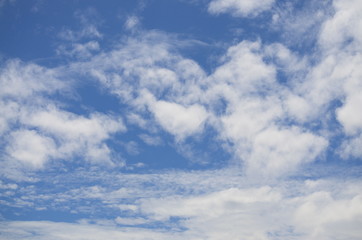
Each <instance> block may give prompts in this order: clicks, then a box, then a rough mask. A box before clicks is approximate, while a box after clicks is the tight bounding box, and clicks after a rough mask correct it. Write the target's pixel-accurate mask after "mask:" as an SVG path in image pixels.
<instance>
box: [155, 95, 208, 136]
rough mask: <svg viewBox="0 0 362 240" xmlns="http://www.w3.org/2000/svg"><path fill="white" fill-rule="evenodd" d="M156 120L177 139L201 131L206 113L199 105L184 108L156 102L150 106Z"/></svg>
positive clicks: (175, 104) (169, 103) (170, 103)
mask: <svg viewBox="0 0 362 240" xmlns="http://www.w3.org/2000/svg"><path fill="white" fill-rule="evenodd" d="M151 111H153V112H154V114H155V117H156V120H157V121H158V122H159V123H160V125H161V126H162V127H163V128H165V129H166V130H167V131H168V132H170V133H172V134H174V135H175V136H176V137H177V138H178V139H183V138H185V137H187V136H190V135H192V134H195V133H197V132H200V131H202V128H203V124H204V122H205V121H206V119H207V112H206V111H205V109H204V108H203V107H202V106H200V105H197V104H195V105H192V106H189V107H184V106H182V105H179V104H177V103H172V102H166V101H157V102H155V103H154V104H152V105H151Z"/></svg>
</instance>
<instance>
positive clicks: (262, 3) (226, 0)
mask: <svg viewBox="0 0 362 240" xmlns="http://www.w3.org/2000/svg"><path fill="white" fill-rule="evenodd" d="M273 3H274V0H258V1H251V0H244V1H239V0H212V1H211V2H210V4H209V7H208V11H209V12H210V13H212V14H220V13H230V14H231V15H232V16H234V17H255V16H257V15H258V14H259V13H261V12H263V11H266V10H269V9H270V8H271V7H272V5H273Z"/></svg>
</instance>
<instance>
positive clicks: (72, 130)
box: [23, 108, 125, 163]
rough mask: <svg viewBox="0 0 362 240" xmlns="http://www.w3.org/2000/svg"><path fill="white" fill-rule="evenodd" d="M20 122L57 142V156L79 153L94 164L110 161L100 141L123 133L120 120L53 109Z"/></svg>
mask: <svg viewBox="0 0 362 240" xmlns="http://www.w3.org/2000/svg"><path fill="white" fill-rule="evenodd" d="M23 122H24V123H25V124H27V125H29V126H32V127H36V128H38V129H40V130H41V131H42V132H44V133H46V134H48V135H50V136H52V137H54V138H55V139H57V140H58V142H59V144H58V148H57V151H58V153H59V155H60V156H62V157H64V156H72V155H73V154H76V155H78V154H81V155H83V156H84V157H85V158H87V159H89V160H90V161H92V162H98V163H101V162H109V161H111V159H110V153H111V151H110V149H109V148H108V146H107V145H106V144H105V143H104V141H105V140H107V139H109V138H110V137H111V135H112V134H114V133H116V132H119V131H125V126H124V125H123V123H122V121H121V120H120V119H117V120H116V119H113V118H111V117H108V116H106V115H103V114H92V115H91V116H90V117H89V118H86V117H83V116H78V115H76V114H72V113H69V112H65V111H61V110H58V109H55V108H49V109H44V110H42V111H39V112H33V113H30V114H29V115H28V116H27V118H26V119H24V120H23Z"/></svg>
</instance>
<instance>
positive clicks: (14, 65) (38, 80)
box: [0, 60, 66, 99]
mask: <svg viewBox="0 0 362 240" xmlns="http://www.w3.org/2000/svg"><path fill="white" fill-rule="evenodd" d="M57 75H58V73H57V72H56V71H54V70H51V69H47V68H45V67H41V66H39V65H36V64H33V63H30V64H26V63H23V62H21V61H20V60H9V61H8V62H6V64H5V66H3V67H2V68H1V71H0V83H1V86H2V87H1V89H0V97H2V98H4V97H11V98H18V99H22V98H27V97H30V96H31V95H33V94H42V93H53V92H55V91H57V90H60V89H64V88H65V87H66V85H65V82H61V81H59V80H58V79H57V77H58V76H57Z"/></svg>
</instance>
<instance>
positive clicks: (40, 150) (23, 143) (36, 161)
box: [6, 130, 57, 168]
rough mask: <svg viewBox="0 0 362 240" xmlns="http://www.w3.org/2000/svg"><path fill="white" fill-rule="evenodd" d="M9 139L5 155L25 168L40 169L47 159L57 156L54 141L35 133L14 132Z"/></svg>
mask: <svg viewBox="0 0 362 240" xmlns="http://www.w3.org/2000/svg"><path fill="white" fill-rule="evenodd" d="M10 139H11V140H10V145H9V146H8V147H7V149H6V150H7V153H8V154H9V155H10V157H12V158H14V159H16V160H18V161H20V162H22V163H24V164H25V165H27V166H31V167H33V168H42V167H43V165H44V164H45V162H46V161H47V160H48V159H49V158H51V157H53V156H56V155H57V152H56V147H55V143H54V141H53V140H52V139H51V138H49V137H45V136H41V135H39V134H38V133H37V132H35V131H32V130H19V131H14V132H12V133H11V136H10Z"/></svg>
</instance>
